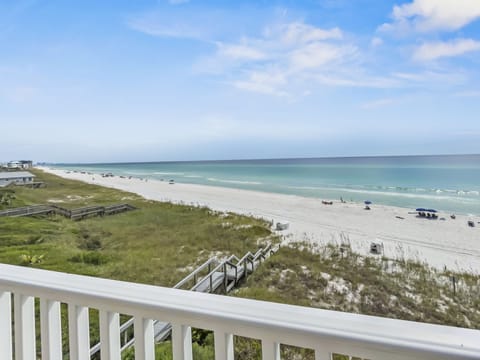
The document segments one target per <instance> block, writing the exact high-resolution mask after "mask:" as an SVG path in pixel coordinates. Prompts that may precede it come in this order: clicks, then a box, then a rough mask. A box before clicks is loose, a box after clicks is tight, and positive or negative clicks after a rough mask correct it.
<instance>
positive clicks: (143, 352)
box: [133, 316, 155, 360]
mask: <svg viewBox="0 0 480 360" xmlns="http://www.w3.org/2000/svg"><path fill="white" fill-rule="evenodd" d="M133 331H134V334H135V358H138V359H144V360H155V339H154V333H153V320H150V319H143V318H142V317H137V316H135V321H134V329H133Z"/></svg>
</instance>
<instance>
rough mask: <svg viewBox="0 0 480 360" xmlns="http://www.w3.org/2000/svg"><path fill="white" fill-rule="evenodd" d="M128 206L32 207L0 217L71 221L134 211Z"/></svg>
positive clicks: (5, 213) (19, 208) (4, 213)
mask: <svg viewBox="0 0 480 360" xmlns="http://www.w3.org/2000/svg"><path fill="white" fill-rule="evenodd" d="M135 209H136V207H135V206H132V205H129V204H114V205H108V206H86V207H80V208H76V209H65V208H62V207H60V206H56V205H32V206H24V207H18V208H13V209H7V210H3V211H0V217H22V216H39V215H62V216H65V217H66V218H67V219H71V220H82V219H85V218H87V217H91V216H105V215H113V214H118V213H122V212H125V211H131V210H135Z"/></svg>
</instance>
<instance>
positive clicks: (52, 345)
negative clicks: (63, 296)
mask: <svg viewBox="0 0 480 360" xmlns="http://www.w3.org/2000/svg"><path fill="white" fill-rule="evenodd" d="M60 321H61V320H60V303H59V302H58V301H52V300H48V299H40V326H41V332H40V333H41V338H42V359H49V360H50V359H51V360H57V359H58V360H61V359H62V326H61V322H60Z"/></svg>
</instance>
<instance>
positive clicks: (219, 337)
mask: <svg viewBox="0 0 480 360" xmlns="http://www.w3.org/2000/svg"><path fill="white" fill-rule="evenodd" d="M213 337H214V341H215V359H216V360H223V359H225V360H233V359H234V351H233V334H226V333H224V332H223V331H221V330H216V331H215V333H214V334H213Z"/></svg>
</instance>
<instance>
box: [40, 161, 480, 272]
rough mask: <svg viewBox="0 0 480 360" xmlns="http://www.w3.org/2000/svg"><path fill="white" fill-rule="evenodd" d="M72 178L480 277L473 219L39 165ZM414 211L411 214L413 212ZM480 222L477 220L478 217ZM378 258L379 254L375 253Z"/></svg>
mask: <svg viewBox="0 0 480 360" xmlns="http://www.w3.org/2000/svg"><path fill="white" fill-rule="evenodd" d="M37 168H38V169H40V170H43V171H45V172H48V173H52V174H54V175H57V176H61V177H64V178H67V179H72V180H79V181H83V182H87V183H90V184H95V185H100V186H106V187H110V188H115V189H118V190H124V191H129V192H132V193H136V194H138V195H140V196H142V197H144V198H146V199H149V200H156V201H164V202H165V201H167V202H172V203H177V204H187V205H195V206H207V207H209V208H211V209H212V210H216V211H222V212H225V211H230V212H234V213H238V214H243V215H250V216H255V217H261V218H264V219H266V220H269V221H273V222H274V223H277V222H285V221H286V222H288V223H289V228H288V229H287V230H284V231H281V232H280V234H282V235H284V237H285V240H284V241H285V242H291V241H295V242H301V241H309V242H313V243H318V244H325V243H330V242H334V243H337V244H340V243H342V242H345V241H347V242H349V243H350V244H351V247H352V250H353V251H356V252H359V253H361V254H368V253H369V250H370V244H371V243H372V242H376V243H381V244H383V246H384V255H385V256H386V257H390V258H404V259H411V260H419V261H422V262H426V263H427V264H428V265H430V266H433V267H436V268H438V269H443V268H444V266H446V267H447V268H448V269H450V270H454V271H467V272H472V273H480V241H479V239H480V233H479V230H480V228H479V227H478V226H476V227H474V228H469V227H468V226H467V220H468V219H469V217H468V216H465V215H457V218H456V219H455V220H452V219H450V217H449V214H446V213H440V215H439V218H442V217H444V218H445V220H440V219H438V220H430V219H425V218H418V217H416V216H415V215H413V214H409V209H406V208H401V207H395V206H387V205H372V206H371V210H370V211H366V210H364V205H363V204H360V203H355V202H345V203H341V202H340V201H338V200H333V205H324V204H322V199H318V198H309V197H302V196H298V195H287V194H277V193H267V192H261V191H257V190H243V189H233V188H226V187H216V186H210V185H197V184H185V183H175V184H169V182H168V181H160V180H153V179H148V180H146V179H143V180H141V179H139V178H135V177H132V178H128V177H124V178H121V177H119V176H114V177H105V178H104V177H101V176H99V175H98V174H88V173H85V174H81V173H80V172H69V171H68V170H63V169H52V168H47V167H37ZM410 211H411V210H410ZM475 221H478V219H477V218H476V219H475ZM372 256H379V255H372Z"/></svg>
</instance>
